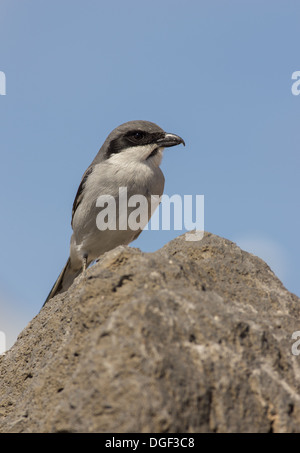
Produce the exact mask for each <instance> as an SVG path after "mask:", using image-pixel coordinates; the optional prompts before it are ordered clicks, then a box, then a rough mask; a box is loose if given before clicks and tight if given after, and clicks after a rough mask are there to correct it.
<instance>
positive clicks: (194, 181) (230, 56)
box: [0, 0, 300, 346]
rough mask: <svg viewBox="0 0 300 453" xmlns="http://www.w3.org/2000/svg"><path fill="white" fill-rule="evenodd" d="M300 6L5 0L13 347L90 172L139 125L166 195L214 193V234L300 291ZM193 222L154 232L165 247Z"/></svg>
mask: <svg viewBox="0 0 300 453" xmlns="http://www.w3.org/2000/svg"><path fill="white" fill-rule="evenodd" d="M299 17H300V2H299V1H293V0H289V2H285V1H283V0H282V1H276V0H266V1H264V2H262V1H261V0H260V1H256V0H251V1H247V0H245V1H238V0H228V1H226V0H219V1H217V0H207V1H202V0H185V1H183V0H180V1H178V0H172V1H171V0H160V1H158V0H152V1H151V2H146V1H142V0H140V1H137V0H126V2H125V1H121V0H118V1H116V0H110V1H102V0H101V1H100V0H85V1H83V0H72V1H71V0H60V1H58V0H52V1H51V2H41V1H38V0H22V1H20V0H1V2H0V71H3V72H4V73H5V75H6V95H5V96H0V131H1V133H0V151H1V167H0V172H1V173H0V174H1V191H0V201H1V220H2V221H1V225H0V232H1V251H2V253H1V256H2V259H1V261H0V331H4V332H5V333H6V337H7V344H8V346H10V345H11V344H12V343H13V341H14V340H15V339H16V336H17V334H18V333H19V332H20V331H21V330H22V329H23V328H24V327H25V326H26V324H27V323H28V322H29V321H30V320H31V319H32V317H33V316H35V315H36V314H37V313H38V312H39V310H40V308H41V306H42V304H43V302H44V299H45V298H46V296H47V294H48V292H49V290H50V288H51V286H52V284H53V283H54V281H55V279H56V277H57V276H58V274H59V272H60V270H61V268H62V266H63V265H64V263H65V261H66V259H67V257H68V251H69V239H70V235H71V227H70V218H71V209H72V203H73V199H74V196H75V194H76V190H77V187H78V184H79V182H80V179H81V176H82V174H83V172H84V171H85V169H86V168H87V166H88V165H89V164H90V162H91V161H92V159H93V158H94V156H95V154H96V153H97V151H98V149H99V148H100V146H101V145H102V143H103V141H104V139H105V138H106V136H107V135H108V133H109V132H110V131H111V130H112V129H113V128H115V127H116V126H118V125H119V124H121V123H123V122H125V121H128V120H132V119H145V120H149V121H153V122H155V123H157V124H159V125H160V126H161V127H163V128H164V129H165V130H166V131H168V132H173V133H176V134H178V135H180V136H182V137H183V138H184V139H185V141H186V147H185V148H183V147H182V146H181V147H176V148H172V149H169V150H166V152H165V155H164V160H163V164H162V169H163V171H164V174H165V177H166V186H165V193H166V194H168V195H170V196H171V195H172V194H180V195H184V194H191V195H194V196H195V195H196V194H204V196H205V229H206V230H207V231H210V232H212V233H214V234H217V235H220V236H222V237H225V238H228V239H230V240H232V241H234V242H237V243H238V244H239V245H241V246H242V247H243V248H245V249H246V250H249V251H251V252H253V253H255V254H257V255H259V256H261V257H262V258H263V259H265V260H266V261H267V262H268V263H269V265H270V266H271V267H272V269H273V270H274V271H275V272H276V274H277V275H278V276H279V277H280V278H281V280H282V281H283V283H284V285H285V286H286V287H287V288H288V289H289V290H290V291H292V292H294V293H296V294H297V295H300V278H299V256H300V243H299V237H298V235H299V231H300V213H299V167H300V157H299V156H300V153H299V143H300V137H299V136H300V128H299V121H300V96H294V95H293V94H292V92H291V87H292V83H293V81H292V78H291V77H292V73H293V72H294V71H298V70H300V58H299ZM181 233H182V232H180V231H145V232H144V233H143V234H142V235H141V236H140V238H139V239H138V240H137V241H136V242H135V243H133V244H132V245H133V246H137V247H139V248H141V249H142V250H143V251H154V250H156V249H158V248H160V247H161V246H163V245H164V244H165V243H167V242H168V241H169V240H171V239H172V238H174V237H176V236H178V235H179V234H181Z"/></svg>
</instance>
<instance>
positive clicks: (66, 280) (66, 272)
mask: <svg viewBox="0 0 300 453" xmlns="http://www.w3.org/2000/svg"><path fill="white" fill-rule="evenodd" d="M80 273H81V269H79V270H74V269H72V268H71V260H70V258H69V259H68V261H67V262H66V265H65V267H64V268H63V270H62V271H61V273H60V274H59V276H58V279H57V280H56V282H55V283H54V285H53V287H52V289H51V291H50V293H49V294H48V297H47V299H46V300H45V302H44V305H45V304H46V303H47V302H48V300H50V299H52V297H54V296H56V295H57V294H59V293H62V292H64V291H67V289H68V288H69V287H70V286H71V285H72V283H73V281H74V280H75V278H76V277H77V276H78V275H79V274H80ZM44 305H43V306H44Z"/></svg>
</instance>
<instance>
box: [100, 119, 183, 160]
mask: <svg viewBox="0 0 300 453" xmlns="http://www.w3.org/2000/svg"><path fill="white" fill-rule="evenodd" d="M180 143H182V144H183V145H185V143H184V140H183V139H182V138H181V137H179V136H178V135H175V134H170V133H167V132H165V131H164V130H163V129H161V128H160V127H159V126H157V125H156V124H154V123H151V122H150V121H129V122H127V123H124V124H121V126H118V127H117V128H116V129H114V130H113V131H112V132H111V133H110V134H109V136H108V137H107V139H106V140H105V142H104V144H103V146H102V148H101V150H100V157H101V161H103V160H108V159H109V160H111V162H116V163H117V162H119V163H122V162H126V163H129V162H130V163H135V162H136V163H142V162H144V163H146V164H149V165H151V166H152V165H153V166H156V167H158V166H159V165H160V163H161V160H162V153H163V150H164V148H170V147H171V146H176V145H179V144H180Z"/></svg>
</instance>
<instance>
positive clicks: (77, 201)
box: [71, 166, 94, 226]
mask: <svg viewBox="0 0 300 453" xmlns="http://www.w3.org/2000/svg"><path fill="white" fill-rule="evenodd" d="M93 169H94V166H91V167H89V168H88V169H87V170H86V172H85V173H84V175H83V177H82V179H81V183H80V185H79V187H78V190H77V193H76V196H75V200H74V203H73V208H72V220H71V226H73V218H74V214H75V212H76V209H77V208H78V206H79V205H80V203H81V201H82V199H83V189H84V187H85V183H86V180H87V178H88V177H89V175H90V174H91V173H92V171H93Z"/></svg>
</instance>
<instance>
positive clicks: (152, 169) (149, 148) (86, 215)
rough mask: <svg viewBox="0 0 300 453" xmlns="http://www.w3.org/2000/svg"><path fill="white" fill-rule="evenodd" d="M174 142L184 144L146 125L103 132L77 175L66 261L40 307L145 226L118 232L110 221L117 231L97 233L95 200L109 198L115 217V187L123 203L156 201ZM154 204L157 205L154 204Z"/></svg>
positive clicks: (133, 123) (133, 124)
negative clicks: (123, 191) (90, 159)
mask: <svg viewBox="0 0 300 453" xmlns="http://www.w3.org/2000/svg"><path fill="white" fill-rule="evenodd" d="M180 143H182V144H183V145H185V143H184V140H183V139H182V138H181V137H179V136H178V135H175V134H168V133H166V132H164V130H163V129H161V128H160V127H159V126H157V125H156V124H154V123H150V122H149V121H129V122H127V123H124V124H122V125H121V126H119V127H117V128H116V129H114V130H113V131H112V132H111V133H110V134H109V136H108V137H107V139H106V140H105V142H104V144H103V145H102V147H101V149H100V151H99V152H98V154H97V156H96V157H95V159H94V160H93V162H92V163H91V165H90V166H89V167H88V169H87V170H86V172H85V173H84V175H83V177H82V180H81V183H80V185H79V188H78V191H77V194H76V197H75V200H74V204H73V210H72V222H71V225H72V228H73V234H72V237H71V243H70V257H69V259H68V261H67V263H66V265H65V267H64V268H63V270H62V271H61V273H60V275H59V277H58V279H57V280H56V282H55V284H54V286H53V288H52V289H51V291H50V293H49V295H48V297H47V299H46V301H45V303H46V302H47V301H48V300H49V299H51V298H52V297H54V296H55V295H56V294H59V293H61V292H64V291H66V290H67V289H68V288H69V287H70V286H71V284H72V283H73V281H74V279H75V278H76V277H77V276H78V275H79V274H80V273H81V272H82V271H84V270H85V269H86V268H87V266H89V264H90V263H91V262H92V261H94V260H95V259H96V258H98V257H99V256H100V255H102V254H103V253H105V252H107V251H108V250H112V249H113V248H115V247H117V246H119V245H127V244H129V243H130V242H132V241H133V240H134V239H136V238H137V237H138V236H139V235H140V233H141V232H142V229H143V228H144V227H145V226H146V225H144V226H143V227H142V228H139V229H138V230H132V229H130V228H126V229H124V228H119V227H118V223H116V224H117V228H116V229H114V230H113V229H106V230H100V229H99V228H98V226H97V222H96V218H97V215H98V213H99V211H100V209H99V207H97V206H98V205H97V199H98V197H99V196H100V195H108V196H112V197H113V198H114V200H115V203H116V216H117V219H119V217H120V215H121V214H120V215H119V214H118V213H119V210H118V207H119V204H121V202H120V200H119V189H120V188H121V187H122V188H126V189H127V197H128V199H129V198H130V197H131V196H133V195H143V196H144V197H146V199H147V200H148V201H149V202H150V200H152V198H151V196H159V197H161V196H162V193H163V190H164V184H165V178H164V175H163V173H162V171H161V169H160V168H159V166H160V163H161V160H162V156H163V150H164V148H167V147H171V146H175V145H179V144H180ZM119 202H120V203H119ZM158 204H159V201H158V203H157V204H156V206H158ZM149 205H150V203H149ZM156 206H155V207H156ZM153 212H154V210H153V207H152V208H151V209H147V222H148V221H149V219H150V217H151V215H152V214H153ZM129 214H130V209H128V212H127V211H126V216H129ZM126 220H127V218H126ZM44 305H45V304H44Z"/></svg>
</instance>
